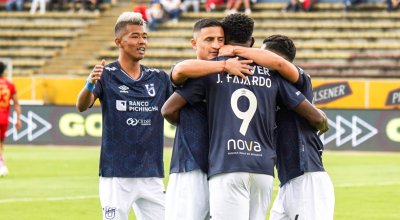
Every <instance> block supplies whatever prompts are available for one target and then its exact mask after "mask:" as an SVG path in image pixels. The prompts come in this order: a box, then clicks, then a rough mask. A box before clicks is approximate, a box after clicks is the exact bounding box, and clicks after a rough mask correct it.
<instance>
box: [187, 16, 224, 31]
mask: <svg viewBox="0 0 400 220" xmlns="http://www.w3.org/2000/svg"><path fill="white" fill-rule="evenodd" d="M208 27H222V24H221V22H220V21H218V20H217V19H214V18H202V19H200V20H198V21H197V22H196V24H195V25H194V27H193V33H195V32H198V31H201V29H203V28H208Z"/></svg>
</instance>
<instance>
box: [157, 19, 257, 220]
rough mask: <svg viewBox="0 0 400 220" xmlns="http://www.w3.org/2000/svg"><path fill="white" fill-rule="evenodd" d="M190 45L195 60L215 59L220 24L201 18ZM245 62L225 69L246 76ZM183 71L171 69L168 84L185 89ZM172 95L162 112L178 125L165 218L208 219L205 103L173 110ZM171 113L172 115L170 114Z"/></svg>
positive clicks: (235, 62)
mask: <svg viewBox="0 0 400 220" xmlns="http://www.w3.org/2000/svg"><path fill="white" fill-rule="evenodd" d="M191 42H192V45H193V48H194V50H196V54H197V59H198V60H210V59H212V58H215V57H216V56H217V55H218V50H219V48H220V47H221V46H222V45H223V44H224V32H223V29H222V24H221V22H220V21H218V20H216V19H212V18H204V19H200V20H199V21H197V22H196V24H195V25H194V28H193V39H192V41H191ZM224 63H225V62H224V61H220V62H204V64H206V65H208V67H206V68H204V66H201V65H199V66H197V67H199V68H202V69H201V70H200V71H199V70H197V71H195V73H197V74H198V76H201V75H206V74H211V73H213V72H214V71H215V70H216V69H220V70H221V71H222V70H223V67H224ZM246 63H251V61H248V60H244V61H239V60H238V59H230V60H228V61H227V63H226V67H225V68H226V69H227V71H228V72H231V73H232V74H239V73H240V74H241V70H247V73H250V72H249V71H248V69H253V68H252V67H250V66H248V65H246ZM185 68H186V66H184V65H180V62H178V63H177V64H176V65H174V66H173V67H172V68H171V82H172V85H173V86H174V87H175V89H176V88H180V87H182V86H185V85H184V84H181V83H182V82H183V81H186V80H187V76H188V75H186V72H185ZM244 72H246V71H244ZM188 73H189V74H190V72H188ZM189 80H190V79H189ZM175 96H178V98H179V97H180V96H179V95H177V94H175V93H174V94H173V95H172V96H171V98H170V99H168V101H167V102H166V103H165V105H164V107H163V109H162V114H163V116H165V118H166V119H167V120H168V121H169V122H170V123H172V124H175V125H177V130H176V135H175V140H174V148H173V151H172V158H171V167H170V177H169V181H168V187H167V198H166V206H165V213H166V219H167V220H197V219H198V220H204V219H209V210H210V206H209V195H208V194H209V193H208V191H209V190H208V181H207V173H208V148H209V146H208V144H209V142H208V122H207V113H206V103H205V102H198V103H195V104H193V105H189V104H187V105H184V106H183V107H182V108H181V109H180V110H179V109H176V106H177V105H175V104H174V102H175V101H176V100H178V101H179V100H180V99H176V98H175ZM181 99H182V98H181ZM183 101H185V100H184V99H183ZM168 103H170V104H168ZM171 104H172V105H171ZM171 111H172V115H169V114H168V113H170V112H171ZM178 118H179V120H178Z"/></svg>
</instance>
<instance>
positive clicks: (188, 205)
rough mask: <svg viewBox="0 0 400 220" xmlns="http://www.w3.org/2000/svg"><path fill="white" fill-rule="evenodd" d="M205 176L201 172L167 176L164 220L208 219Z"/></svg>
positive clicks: (208, 205)
mask: <svg viewBox="0 0 400 220" xmlns="http://www.w3.org/2000/svg"><path fill="white" fill-rule="evenodd" d="M208 193H209V192H208V181H207V175H206V174H205V173H203V172H202V171H201V170H192V171H189V172H185V173H173V174H171V175H170V176H169V180H168V186H167V198H166V203H165V219H166V220H205V219H206V220H207V219H210V202H209V196H208V195H209V194H208Z"/></svg>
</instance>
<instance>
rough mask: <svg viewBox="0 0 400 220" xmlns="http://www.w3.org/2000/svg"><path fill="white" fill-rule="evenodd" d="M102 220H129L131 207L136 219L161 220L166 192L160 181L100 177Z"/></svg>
mask: <svg viewBox="0 0 400 220" xmlns="http://www.w3.org/2000/svg"><path fill="white" fill-rule="evenodd" d="M99 189H100V202H101V207H102V208H103V220H110V219H113V220H128V215H129V212H130V210H131V207H133V210H134V211H135V214H136V218H137V219H138V220H150V219H151V220H164V218H165V191H164V183H163V181H162V179H161V178H158V177H150V178H119V177H100V184H99Z"/></svg>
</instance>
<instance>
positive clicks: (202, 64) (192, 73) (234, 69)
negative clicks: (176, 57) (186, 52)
mask: <svg viewBox="0 0 400 220" xmlns="http://www.w3.org/2000/svg"><path fill="white" fill-rule="evenodd" d="M252 62H253V61H251V60H239V58H232V59H228V60H226V61H224V60H222V61H205V60H185V61H182V62H180V63H178V64H177V65H176V66H175V68H174V70H173V71H172V73H171V74H172V75H171V78H172V82H173V83H175V84H181V83H184V82H185V81H186V80H187V79H188V78H198V77H201V76H206V75H209V74H212V73H216V72H222V71H227V72H228V73H230V74H233V75H237V76H240V77H242V78H243V79H245V80H246V77H245V75H244V74H248V75H252V72H250V71H249V70H253V69H254V68H253V67H251V66H248V65H247V64H250V63H252ZM243 73H244V74H243Z"/></svg>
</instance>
